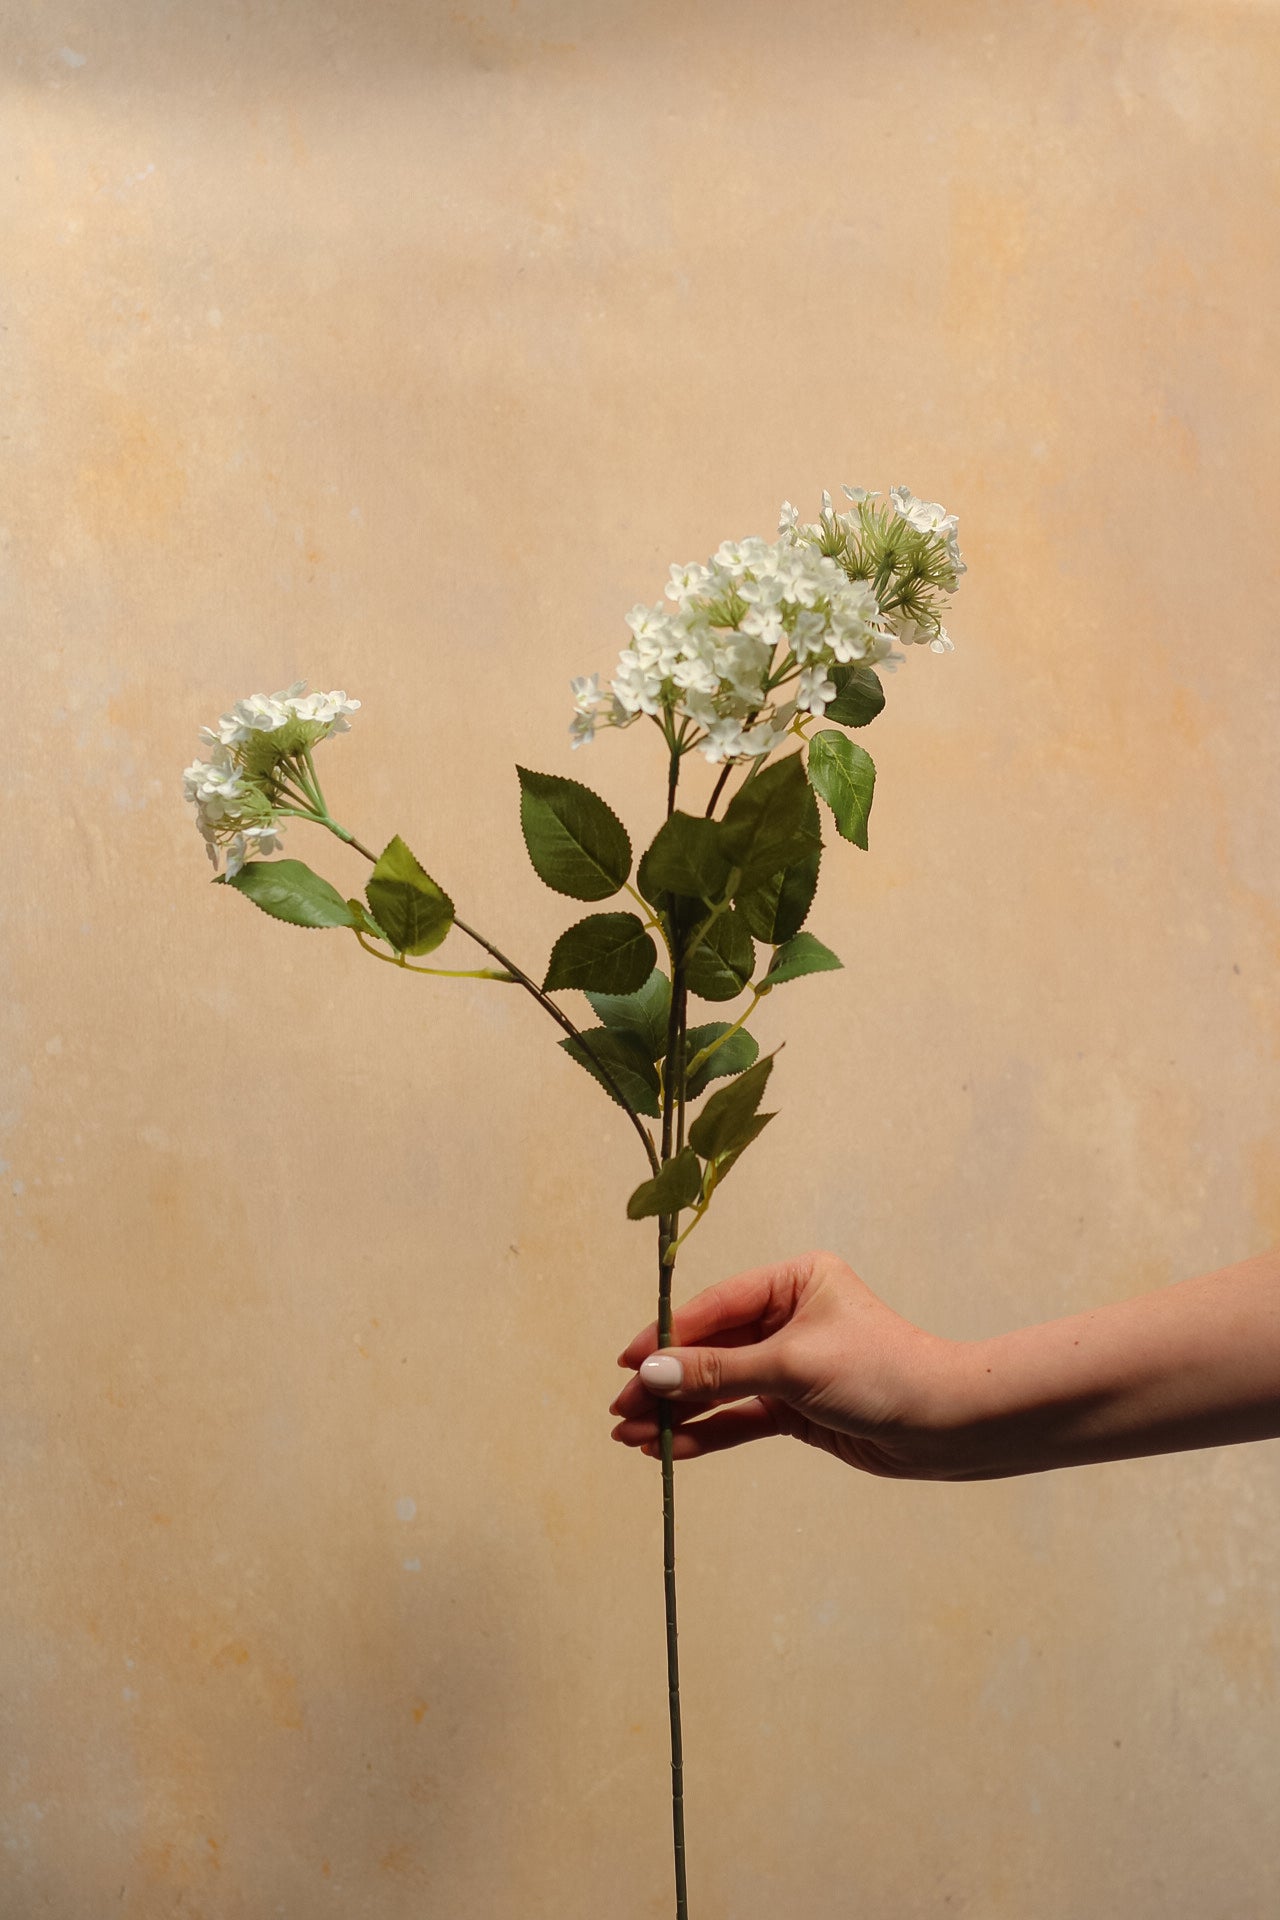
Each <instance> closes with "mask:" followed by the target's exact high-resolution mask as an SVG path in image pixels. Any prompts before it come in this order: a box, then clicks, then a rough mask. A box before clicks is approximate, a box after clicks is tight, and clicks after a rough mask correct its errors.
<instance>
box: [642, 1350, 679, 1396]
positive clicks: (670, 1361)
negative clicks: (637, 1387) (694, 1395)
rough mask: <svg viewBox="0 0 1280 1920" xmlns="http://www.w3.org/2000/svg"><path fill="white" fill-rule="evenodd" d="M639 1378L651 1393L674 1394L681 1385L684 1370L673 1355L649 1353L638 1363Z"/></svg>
mask: <svg viewBox="0 0 1280 1920" xmlns="http://www.w3.org/2000/svg"><path fill="white" fill-rule="evenodd" d="M640 1378H641V1379H642V1380H643V1381H644V1383H645V1385H646V1387H648V1388H649V1390H650V1392H651V1393H674V1392H675V1390H676V1388H677V1387H678V1386H680V1385H681V1384H682V1383H683V1380H684V1368H683V1367H682V1366H681V1365H680V1362H679V1361H678V1360H677V1359H676V1357H675V1355H674V1353H651V1354H650V1355H649V1358H648V1359H647V1360H642V1361H641V1362H640Z"/></svg>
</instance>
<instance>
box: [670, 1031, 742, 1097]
mask: <svg viewBox="0 0 1280 1920" xmlns="http://www.w3.org/2000/svg"><path fill="white" fill-rule="evenodd" d="M728 1032H729V1022H728V1021H727V1020H713V1021H711V1023H710V1024H709V1025H708V1026H705V1027H690V1028H689V1030H688V1032H687V1033H686V1034H685V1037H684V1044H685V1056H684V1057H685V1059H686V1060H692V1059H694V1058H695V1057H696V1055H698V1054H700V1053H701V1052H702V1049H703V1048H704V1047H709V1046H710V1045H711V1043H712V1041H713V1040H719V1039H720V1036H721V1034H722V1033H728ZM759 1052H760V1049H759V1047H758V1046H757V1045H756V1042H755V1040H754V1039H753V1037H752V1036H751V1034H749V1033H748V1032H747V1030H746V1028H745V1027H739V1028H738V1030H737V1032H736V1033H734V1034H732V1035H731V1036H730V1038H729V1039H728V1040H725V1041H722V1042H721V1044H720V1045H719V1046H718V1047H717V1048H716V1050H715V1052H714V1053H713V1054H712V1056H711V1058H710V1059H709V1060H704V1062H703V1063H702V1065H701V1066H700V1067H699V1068H698V1070H697V1072H696V1073H694V1074H691V1075H690V1076H689V1078H688V1079H687V1080H686V1081H685V1088H684V1094H685V1099H686V1100H696V1099H698V1097H699V1096H700V1095H701V1094H704V1093H705V1092H706V1090H707V1088H708V1087H709V1086H710V1085H711V1082H712V1081H713V1080H723V1078H724V1076H725V1074H726V1073H745V1071H746V1069H747V1068H748V1067H749V1066H751V1065H752V1064H753V1063H754V1061H755V1059H756V1056H757V1054H758V1053H759Z"/></svg>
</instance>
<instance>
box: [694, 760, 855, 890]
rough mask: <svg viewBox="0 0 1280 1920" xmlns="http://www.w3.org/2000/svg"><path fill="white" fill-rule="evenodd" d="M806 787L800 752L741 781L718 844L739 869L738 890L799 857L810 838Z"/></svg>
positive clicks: (727, 808) (725, 818)
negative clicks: (742, 782)
mask: <svg viewBox="0 0 1280 1920" xmlns="http://www.w3.org/2000/svg"><path fill="white" fill-rule="evenodd" d="M841 738H843V736H841ZM806 785H807V783H806V780H805V773H804V763H803V761H802V760H801V758H800V755H799V754H798V753H789V754H788V755H787V756H786V758H785V759H782V760H775V761H773V762H771V763H770V764H769V765H768V766H764V767H762V768H761V769H760V771H759V773H757V774H754V775H753V776H752V777H751V778H750V779H748V780H747V781H745V782H744V784H743V785H742V786H741V787H739V789H738V791H737V792H736V793H735V794H734V796H733V798H732V800H731V801H730V802H729V804H728V806H727V807H726V808H725V815H724V820H723V821H722V822H721V826H722V829H723V831H722V835H721V845H722V846H723V848H724V851H725V853H726V854H727V855H728V857H729V859H730V860H731V861H732V863H733V865H734V866H735V867H737V868H739V869H740V871H741V874H742V880H741V882H740V890H741V888H744V887H749V886H751V885H752V884H753V883H754V882H756V881H759V880H767V879H768V877H769V875H770V874H772V873H777V872H778V871H779V870H780V869H781V868H783V867H787V866H791V865H792V864H793V863H794V862H795V861H797V860H798V859H800V858H801V857H802V855H803V853H804V852H805V850H806V848H807V846H808V843H809V840H810V837H811V836H810V833H809V831H808V828H807V822H808V820H809V808H808V802H807V799H806V797H805V796H806Z"/></svg>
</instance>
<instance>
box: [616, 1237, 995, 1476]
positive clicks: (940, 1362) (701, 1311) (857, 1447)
mask: <svg viewBox="0 0 1280 1920" xmlns="http://www.w3.org/2000/svg"><path fill="white" fill-rule="evenodd" d="M672 1332H673V1336H674V1337H673V1344H672V1345H671V1346H669V1347H666V1348H664V1349H663V1350H662V1353H661V1355H658V1354H657V1348H658V1330H657V1326H656V1324H654V1325H651V1326H649V1327H646V1329H645V1330H644V1332H643V1333H640V1334H637V1335H636V1337H635V1339H634V1340H632V1342H631V1343H630V1345H629V1346H628V1347H627V1348H626V1350H625V1352H623V1353H621V1354H620V1355H619V1356H618V1364H619V1366H623V1367H630V1368H633V1369H635V1370H637V1371H636V1376H635V1378H634V1379H632V1380H630V1381H628V1383H627V1385H626V1386H625V1387H623V1389H622V1391H621V1393H620V1394H619V1395H618V1397H617V1399H616V1400H615V1401H614V1402H613V1405H612V1406H611V1408H610V1409H609V1411H610V1412H611V1413H614V1414H617V1415H618V1416H619V1420H618V1425H617V1426H616V1427H615V1428H614V1429H613V1438H614V1439H615V1440H619V1441H621V1442H622V1444H623V1445H624V1446H630V1447H638V1448H639V1449H640V1450H641V1452H643V1453H647V1454H649V1455H650V1456H652V1457H656V1456H657V1454H658V1451H659V1443H658V1433H659V1424H658V1422H659V1406H660V1403H661V1402H663V1401H666V1402H668V1403H670V1404H671V1406H672V1420H673V1438H672V1453H673V1456H674V1458H675V1459H677V1460H692V1459H695V1458H697V1457H698V1456H699V1455H701V1454H704V1453H714V1452H718V1451H720V1450H721V1449H722V1448H724V1447H735V1446H739V1445H740V1444H741V1443H742V1442H743V1441H745V1440H759V1439H763V1438H765V1437H766V1436H767V1435H769V1434H775V1433H787V1434H791V1435H793V1436H794V1438H796V1439H797V1440H804V1441H806V1442H807V1443H808V1444H809V1445H810V1446H813V1447H821V1448H823V1449H824V1450H825V1451H826V1452H827V1453H832V1454H834V1455H835V1456H836V1458H837V1459H838V1460H843V1461H845V1463H846V1464H847V1465H849V1466H852V1467H861V1468H862V1469H863V1471H864V1472H867V1473H876V1474H882V1475H886V1476H888V1477H890V1478H895V1479H923V1480H929V1479H936V1478H948V1477H951V1474H952V1473H953V1472H954V1470H955V1463H954V1462H953V1460H952V1459H951V1457H950V1454H949V1450H948V1446H947V1434H948V1429H949V1428H950V1426H951V1424H952V1420H951V1413H950V1407H951V1394H950V1385H951V1378H952V1373H953V1357H954V1355H955V1354H956V1353H957V1352H958V1349H957V1347H956V1346H955V1344H954V1343H953V1342H951V1341H948V1340H943V1339H940V1338H938V1337H936V1336H935V1335H933V1334H928V1333H924V1332H922V1331H921V1330H920V1328H919V1327H914V1326H912V1325H911V1324H910V1322H909V1321H907V1320H904V1319H902V1318H901V1316H900V1315H899V1314H896V1313H894V1311H893V1310H892V1308H891V1307H887V1306H885V1304H884V1302H883V1301H882V1300H878V1299H877V1298H876V1296H875V1294H873V1293H872V1291H871V1289H870V1288H869V1287H868V1286H866V1285H865V1284H864V1283H863V1282H862V1281H861V1280H860V1279H859V1278H858V1276H857V1274H856V1273H855V1272H854V1271H853V1269H852V1267H849V1266H847V1265H846V1264H845V1262H844V1261H843V1260H840V1259H838V1258H837V1257H836V1255H835V1254H833V1253H809V1254H804V1255H802V1256H801V1257H800V1258H799V1259H795V1260H784V1261H783V1262H782V1263H781V1264H780V1265H778V1266H773V1267H757V1268H755V1269H753V1270H752V1271H751V1272H749V1273H740V1274H737V1275H735V1276H734V1278H733V1279H731V1280H722V1281H720V1282H719V1283H718V1284H717V1285H715V1286H712V1287H708V1288H706V1289H705V1290H704V1291H703V1292H702V1293H700V1294H697V1295H696V1296H695V1298H694V1299H692V1300H690V1301H688V1302H687V1304H686V1305H684V1306H682V1307H678V1308H677V1309H676V1312H675V1316H674V1323H673V1328H672ZM655 1356H657V1357H656V1358H655ZM677 1368H678V1375H677ZM677 1378H678V1381H679V1384H666V1383H667V1382H674V1381H675V1380H676V1379H677Z"/></svg>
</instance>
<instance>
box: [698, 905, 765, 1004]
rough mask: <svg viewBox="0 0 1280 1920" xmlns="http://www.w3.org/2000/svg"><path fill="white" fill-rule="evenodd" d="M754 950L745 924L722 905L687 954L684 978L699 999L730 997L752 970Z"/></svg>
mask: <svg viewBox="0 0 1280 1920" xmlns="http://www.w3.org/2000/svg"><path fill="white" fill-rule="evenodd" d="M755 965H756V950H755V947H754V946H753V945H752V941H751V935H750V934H749V933H748V932H747V929H746V925H745V924H744V922H743V921H742V920H741V919H740V918H739V917H738V915H737V914H736V913H735V912H734V910H733V908H732V907H726V909H725V911H724V912H723V913H718V914H717V915H716V917H715V919H714V920H713V921H712V922H711V925H710V926H709V927H708V929H707V931H706V933H705V934H704V935H703V937H702V939H700V940H699V942H698V944H697V946H696V947H695V948H694V949H693V952H692V953H691V954H690V956H689V962H688V966H687V968H686V970H685V982H686V984H687V986H688V988H689V991H690V993H696V994H697V996H698V998H699V999H700V1000H732V999H733V997H734V995H735V994H738V993H741V992H742V989H743V988H744V987H745V986H746V984H747V982H748V980H749V979H750V978H751V976H752V974H753V973H754V972H755Z"/></svg>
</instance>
